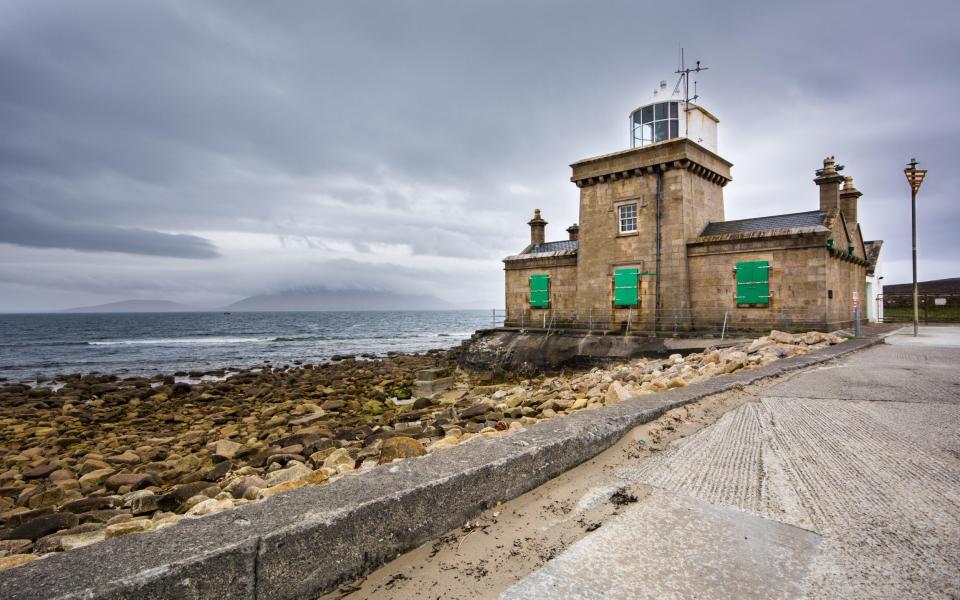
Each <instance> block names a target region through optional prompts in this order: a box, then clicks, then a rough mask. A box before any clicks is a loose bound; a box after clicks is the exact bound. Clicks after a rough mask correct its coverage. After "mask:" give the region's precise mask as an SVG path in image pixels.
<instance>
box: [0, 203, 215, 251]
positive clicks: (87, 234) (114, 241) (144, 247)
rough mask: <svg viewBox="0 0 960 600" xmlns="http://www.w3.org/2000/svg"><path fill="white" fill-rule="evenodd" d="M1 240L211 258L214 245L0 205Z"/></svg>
mask: <svg viewBox="0 0 960 600" xmlns="http://www.w3.org/2000/svg"><path fill="white" fill-rule="evenodd" d="M0 242H6V243H9V244H18V245H21V246H29V247H33V248H65V249H70V250H81V251H89V252H122V253H126V254H142V255H147V256H169V257H175V258H213V257H215V256H217V249H216V247H215V246H214V245H213V244H211V243H210V242H209V241H208V240H205V239H203V238H201V237H197V236H195V235H185V234H169V233H162V232H159V231H150V230H146V229H138V228H132V227H131V228H121V227H113V226H109V225H98V224H94V223H77V222H70V221H64V220H61V219H59V218H58V217H56V216H52V215H46V216H44V217H39V218H38V217H36V216H34V215H31V214H27V213H23V212H17V211H15V210H10V209H8V208H6V207H3V206H0Z"/></svg>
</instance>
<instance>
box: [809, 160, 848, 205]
mask: <svg viewBox="0 0 960 600" xmlns="http://www.w3.org/2000/svg"><path fill="white" fill-rule="evenodd" d="M841 168H842V167H841ZM841 181H843V175H841V174H840V173H838V172H837V161H836V159H834V157H832V156H828V157H827V158H825V159H823V169H820V170H819V171H817V177H816V178H815V179H814V180H813V182H814V183H816V184H817V185H818V186H820V212H826V213H828V212H830V211H831V210H833V209H835V208H838V207H839V206H840V182H841Z"/></svg>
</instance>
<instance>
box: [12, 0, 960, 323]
mask: <svg viewBox="0 0 960 600" xmlns="http://www.w3.org/2000/svg"><path fill="white" fill-rule="evenodd" d="M778 4H781V5H780V6H777V5H778ZM957 6H958V5H957V4H956V3H955V2H922V1H916V2H912V3H909V4H905V3H903V2H886V1H877V0H874V1H864V2H844V1H842V0H841V1H833V2H827V3H819V4H817V3H813V2H791V3H776V2H770V1H758V2H738V3H730V2H703V3H699V2H691V1H687V2H683V3H678V2H657V3H653V2H639V1H634V2H605V1H593V2H583V1H582V0H581V1H577V2H559V1H551V2H547V1H522V0H511V1H504V2H499V1H491V0H483V1H479V0H478V1H476V2H470V3H468V2H453V1H440V0H437V1H435V2H427V1H390V2H386V1H382V2H381V1H378V2H372V1H370V2H368V1H362V0H352V1H350V2H332V1H331V2H319V1H314V0H310V1H303V2H292V1H287V2H259V1H250V2H239V1H236V0H230V1H223V2H202V1H199V0H189V1H184V2H179V1H157V2H131V1H130V0H117V1H99V0H86V1H84V2H76V1H63V2H58V1H54V0H44V1H42V2H33V1H23V0H20V1H15V2H14V1H7V0H0V311H4V310H6V311H15V310H45V309H58V308H64V307H68V306H76V305H82V304H94V303H99V302H108V301H114V300H121V299H128V298H150V299H153V298H156V299H170V300H176V301H180V302H184V303H188V304H192V305H202V306H217V305H223V304H227V303H229V302H232V301H234V300H237V299H239V298H242V297H244V296H247V295H251V294H255V293H261V292H267V291H277V290H282V289H288V288H294V287H303V286H324V287H330V288H344V287H354V288H366V289H391V290H398V291H412V292H416V293H432V294H434V295H436V296H439V297H441V298H444V299H446V300H449V301H452V302H454V303H457V304H460V305H469V306H480V307H486V306H490V307H492V306H494V305H496V306H502V304H503V298H502V293H503V292H502V289H503V272H502V263H501V262H500V260H501V259H502V258H503V257H504V256H506V255H509V254H514V253H516V252H517V251H519V250H520V249H522V248H523V247H524V245H526V243H527V242H528V240H529V229H528V227H527V226H526V224H525V223H526V221H527V220H528V219H529V218H530V216H531V214H532V212H533V209H534V208H535V207H539V208H541V209H542V210H543V214H544V217H545V218H546V219H547V220H548V221H549V222H550V225H549V226H548V227H547V237H548V239H564V238H565V237H566V233H565V231H564V229H565V228H566V227H567V226H568V225H570V224H571V223H573V222H575V221H576V220H577V198H578V190H577V188H576V187H575V186H574V185H573V184H571V183H570V182H569V176H570V169H569V166H568V165H569V164H570V163H572V162H574V161H576V160H578V159H581V158H585V157H588V156H592V155H596V154H604V153H607V152H613V151H616V150H621V149H624V148H625V147H627V145H628V137H627V135H628V129H627V114H628V113H629V112H630V110H631V109H633V108H634V107H635V106H637V105H639V104H641V103H643V102H645V101H646V100H647V99H648V98H649V96H650V92H651V91H652V89H653V88H654V87H655V86H656V85H657V83H658V82H659V81H660V80H661V79H668V80H669V81H670V85H671V86H672V85H673V83H674V81H675V75H673V71H674V70H675V69H676V68H677V48H678V46H679V45H680V44H683V45H684V46H685V47H686V48H687V56H688V57H689V58H692V59H700V60H702V61H703V62H704V64H707V65H709V67H710V70H709V71H707V72H705V73H703V74H701V75H700V77H699V88H698V89H699V91H700V93H701V103H702V104H703V105H704V106H705V107H706V108H707V109H708V110H710V111H711V112H713V113H714V114H715V115H717V117H718V118H719V119H720V130H719V153H720V154H721V155H722V156H724V157H725V158H727V159H729V160H730V161H732V162H733V163H734V167H733V178H734V181H733V182H732V183H731V184H729V185H728V186H727V187H726V188H725V189H724V194H725V199H726V216H727V218H728V219H736V218H744V217H750V216H761V215H767V214H776V213H786V212H797V211H803V210H813V209H815V208H817V206H818V204H817V202H818V200H817V198H818V196H817V188H816V186H815V185H814V184H813V182H812V181H811V180H812V178H813V176H814V170H815V169H816V168H817V167H818V166H820V165H821V161H822V159H823V157H824V156H826V155H828V154H835V155H836V156H837V159H838V161H839V162H840V163H842V164H845V165H846V171H845V173H844V174H847V175H853V176H854V177H855V180H856V185H857V187H858V188H859V189H860V190H861V191H862V192H863V194H864V195H863V198H861V201H860V222H861V225H862V228H863V232H864V235H865V237H866V238H867V239H878V238H879V239H883V240H884V241H885V243H884V246H883V252H882V254H881V260H882V262H883V264H884V269H885V275H886V279H885V282H886V283H897V282H904V281H909V279H910V229H909V225H910V203H909V189H908V186H907V184H906V181H905V179H904V176H903V172H902V169H903V167H904V163H905V162H906V161H907V160H908V159H909V158H910V157H912V156H916V157H917V158H918V159H919V160H920V161H921V164H922V166H925V167H927V168H929V170H930V173H929V175H928V177H927V181H926V182H925V184H924V188H923V191H922V192H921V194H920V197H919V214H920V217H919V232H920V233H919V236H920V278H921V279H934V278H942V277H953V276H960V250H958V248H960V244H957V243H956V237H957V229H958V225H960V203H958V202H957V198H956V194H957V190H958V189H960V175H958V172H960V170H958V169H957V167H956V165H957V164H958V162H960V143H958V141H957V137H958V133H960V109H958V108H957V107H958V91H960V79H958V76H957V72H958V71H957V69H958V67H957V57H960V41H958V40H960V35H958V32H957V27H958V25H957V24H958V22H960V9H958V8H957Z"/></svg>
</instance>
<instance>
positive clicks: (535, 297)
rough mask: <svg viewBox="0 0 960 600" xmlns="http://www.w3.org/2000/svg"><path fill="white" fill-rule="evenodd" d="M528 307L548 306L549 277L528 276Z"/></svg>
mask: <svg viewBox="0 0 960 600" xmlns="http://www.w3.org/2000/svg"><path fill="white" fill-rule="evenodd" d="M530 306H531V307H533V308H547V307H549V306H550V276H549V275H531V276H530Z"/></svg>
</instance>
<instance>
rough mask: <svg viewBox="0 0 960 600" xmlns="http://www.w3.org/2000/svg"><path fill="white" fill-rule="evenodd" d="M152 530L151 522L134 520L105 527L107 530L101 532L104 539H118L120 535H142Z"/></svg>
mask: <svg viewBox="0 0 960 600" xmlns="http://www.w3.org/2000/svg"><path fill="white" fill-rule="evenodd" d="M152 529H153V522H152V521H150V520H149V519H136V520H130V521H124V522H122V523H114V524H112V525H107V528H106V529H104V530H103V532H104V537H107V538H115V537H120V536H121V535H129V534H131V533H142V532H144V531H150V530H152Z"/></svg>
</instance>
